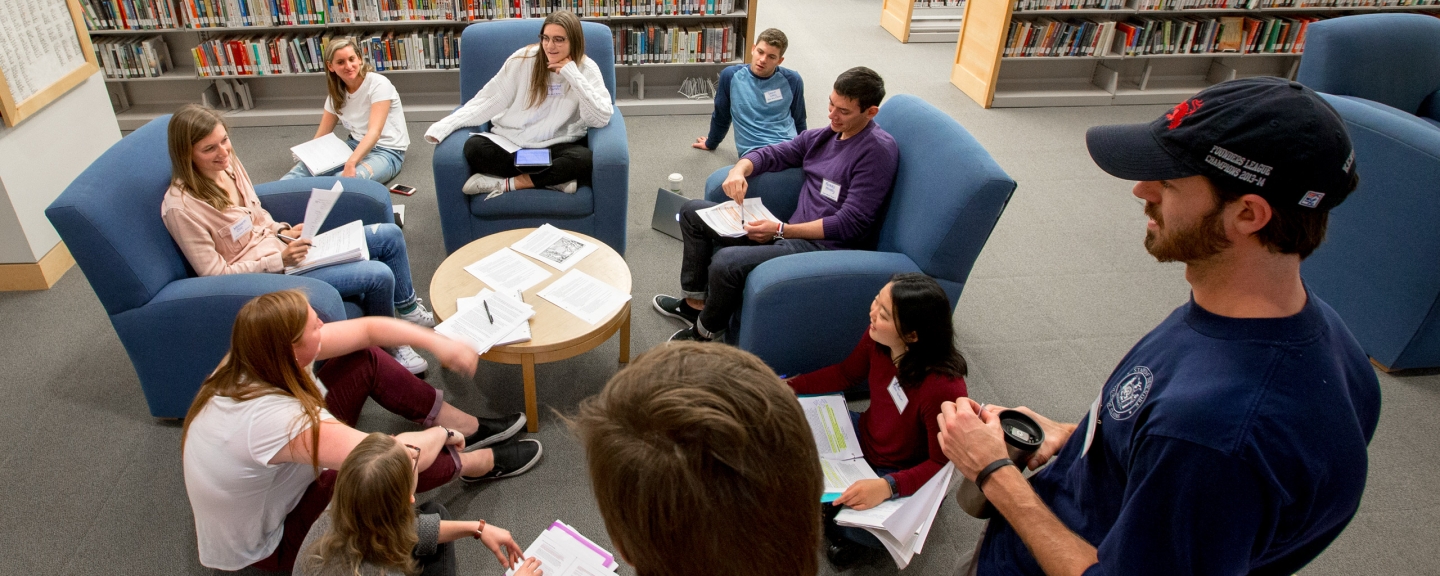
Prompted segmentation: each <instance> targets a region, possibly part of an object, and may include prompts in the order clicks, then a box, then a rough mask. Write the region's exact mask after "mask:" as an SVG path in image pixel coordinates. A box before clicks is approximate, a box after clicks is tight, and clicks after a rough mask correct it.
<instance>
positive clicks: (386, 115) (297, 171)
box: [280, 36, 410, 184]
mask: <svg viewBox="0 0 1440 576" xmlns="http://www.w3.org/2000/svg"><path fill="white" fill-rule="evenodd" d="M325 86H326V89H327V91H328V92H329V94H328V95H327V96H326V97H325V108H324V113H323V114H322V115H321V116H320V128H319V129H317V130H315V137H316V138H319V137H321V136H324V135H326V134H329V133H331V132H334V131H335V124H336V123H339V124H340V125H341V126H344V127H345V129H346V130H348V131H349V132H350V137H349V139H347V140H346V141H345V144H347V145H349V146H350V149H351V150H353V151H354V152H352V153H351V154H350V158H349V159H347V160H346V161H345V165H344V166H341V167H339V168H335V169H333V170H330V171H329V172H322V173H320V174H311V173H310V169H309V168H307V167H306V166H305V163H304V162H296V163H295V167H294V168H291V169H290V172H289V173H287V174H285V175H284V176H281V177H280V179H281V180H285V179H288V178H305V177H308V176H335V175H339V176H344V177H346V178H367V179H370V180H374V181H376V182H380V183H382V184H383V183H385V182H389V181H390V180H391V179H392V178H394V177H395V175H396V174H399V173H400V168H401V166H402V165H403V164H404V163H405V149H406V148H408V147H409V146H410V134H409V133H408V132H406V128H405V110H404V108H402V107H401V105H400V93H399V92H396V91H395V85H394V84H391V83H390V79H388V78H386V77H385V76H383V75H381V74H380V73H379V72H376V71H375V68H373V67H371V66H370V63H369V62H366V61H365V60H364V59H363V58H361V56H360V52H359V47H358V46H357V45H356V43H355V39H354V38H351V37H349V36H337V37H332V38H330V39H329V41H327V42H326V43H325Z"/></svg>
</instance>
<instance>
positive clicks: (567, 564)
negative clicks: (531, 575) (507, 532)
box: [505, 520, 619, 576]
mask: <svg viewBox="0 0 1440 576" xmlns="http://www.w3.org/2000/svg"><path fill="white" fill-rule="evenodd" d="M532 556H533V557H536V558H539V559H540V570H541V571H542V572H544V573H545V576H614V574H615V571H616V569H618V568H619V563H618V562H616V561H615V555H614V554H611V553H609V552H607V551H605V549H604V548H601V547H600V546H599V545H597V544H595V542H594V541H592V540H590V539H589V538H586V537H585V536H584V535H582V534H580V532H579V531H577V530H575V528H574V527H572V526H570V525H569V524H566V523H564V522H561V521H559V520H556V521H555V522H553V523H551V524H550V527H549V528H546V529H545V531H544V532H541V533H540V537H539V538H536V539H535V541H534V542H532V543H531V544H530V547H529V548H526V549H525V557H526V558H530V557H532ZM514 573H515V571H514V570H513V569H511V570H506V571H505V575H506V576H511V575H513V574H514Z"/></svg>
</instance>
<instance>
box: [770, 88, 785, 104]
mask: <svg viewBox="0 0 1440 576" xmlns="http://www.w3.org/2000/svg"><path fill="white" fill-rule="evenodd" d="M781 98H784V96H782V95H781V94H780V89H779V88H776V89H774V90H766V91H765V103H766V104H769V103H771V102H775V101H777V100H779V99H781Z"/></svg>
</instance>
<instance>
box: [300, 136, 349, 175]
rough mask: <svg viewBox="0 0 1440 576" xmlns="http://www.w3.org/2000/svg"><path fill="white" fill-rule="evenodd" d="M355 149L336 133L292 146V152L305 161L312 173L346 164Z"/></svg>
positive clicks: (327, 170)
mask: <svg viewBox="0 0 1440 576" xmlns="http://www.w3.org/2000/svg"><path fill="white" fill-rule="evenodd" d="M354 152H355V151H354V150H351V149H350V145H349V144H346V143H345V141H344V140H341V139H340V137H339V136H336V135H335V134H333V133H331V134H326V135H324V136H321V137H319V138H316V139H314V140H311V141H309V142H305V143H304V144H297V145H295V146H291V147H290V154H291V155H292V156H294V157H295V159H296V160H299V161H300V162H304V163H305V168H306V169H307V170H309V171H310V173H311V174H320V173H323V172H329V171H331V170H334V169H335V168H336V167H338V166H344V165H345V162H346V161H348V160H350V155H351V154H353V153H354Z"/></svg>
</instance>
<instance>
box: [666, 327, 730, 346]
mask: <svg viewBox="0 0 1440 576" xmlns="http://www.w3.org/2000/svg"><path fill="white" fill-rule="evenodd" d="M719 338H720V333H719V332H716V333H714V334H711V335H710V337H709V338H706V337H704V336H701V335H700V330H699V329H697V328H695V326H694V325H691V326H690V327H688V328H681V329H680V331H679V332H676V333H674V334H671V335H670V341H671V342H710V341H712V340H717V339H719Z"/></svg>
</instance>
